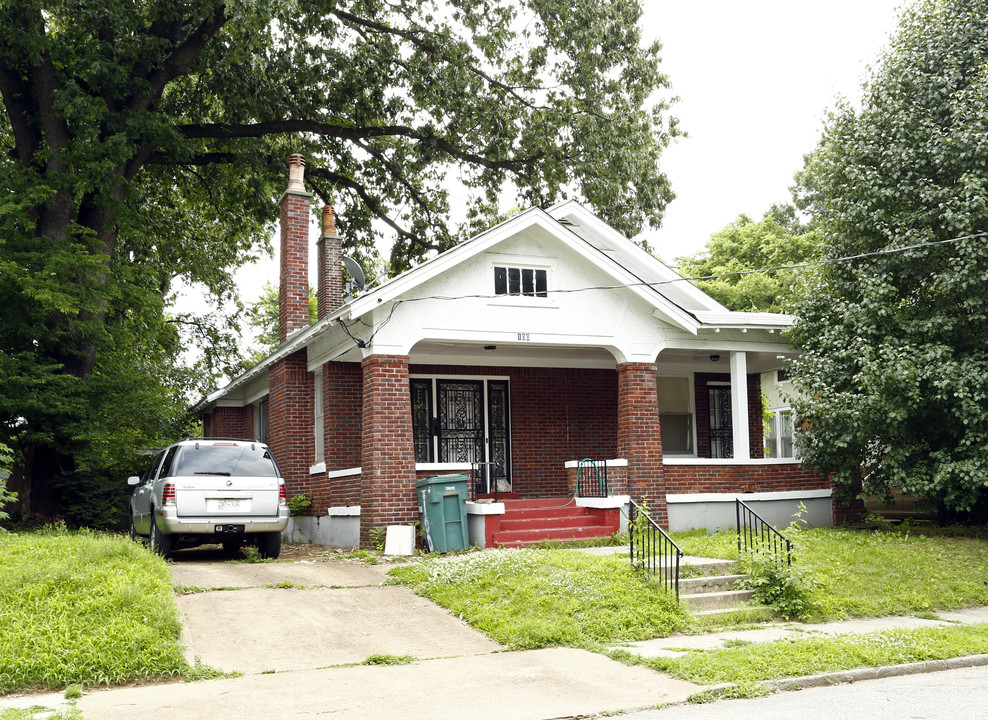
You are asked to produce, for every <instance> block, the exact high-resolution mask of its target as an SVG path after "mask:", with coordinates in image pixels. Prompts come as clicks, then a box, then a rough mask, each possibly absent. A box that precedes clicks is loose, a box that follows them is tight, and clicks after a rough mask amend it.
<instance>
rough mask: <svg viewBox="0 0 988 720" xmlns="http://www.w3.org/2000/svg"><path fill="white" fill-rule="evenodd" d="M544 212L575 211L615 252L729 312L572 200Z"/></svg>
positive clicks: (557, 214)
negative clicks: (651, 269) (611, 242)
mask: <svg viewBox="0 0 988 720" xmlns="http://www.w3.org/2000/svg"><path fill="white" fill-rule="evenodd" d="M546 212H548V213H549V214H550V215H552V217H554V218H556V219H560V218H562V217H563V216H564V215H570V214H574V215H579V216H580V222H581V223H582V224H585V225H588V226H590V227H591V228H592V229H593V230H594V231H595V232H598V233H600V234H601V235H604V236H605V237H609V238H610V239H611V240H612V241H613V243H614V246H615V247H616V248H617V249H618V250H619V252H622V253H624V254H625V255H628V256H630V257H631V259H633V260H634V261H636V262H638V263H641V264H644V265H647V266H651V267H652V268H653V270H654V271H655V272H656V274H657V275H659V276H660V277H663V276H664V279H665V280H670V281H675V282H676V283H677V287H678V288H680V289H682V290H683V291H684V292H686V293H687V294H689V295H690V296H692V297H693V299H694V300H696V301H697V302H699V303H701V304H703V305H708V306H709V307H710V311H711V312H730V310H728V309H727V307H726V306H724V305H722V304H721V303H719V302H717V301H716V300H715V299H714V298H712V297H710V296H709V295H708V294H707V293H705V292H703V290H701V289H700V288H698V287H697V286H696V285H694V284H693V283H691V282H690V281H689V280H687V279H686V278H684V277H683V276H682V275H680V274H679V273H678V272H676V271H675V270H673V269H672V268H671V267H669V266H668V265H666V264H665V263H664V262H662V261H661V260H659V259H658V258H657V257H655V256H654V255H652V254H651V253H649V252H648V251H646V250H645V249H644V248H642V247H641V246H640V245H638V243H636V242H634V241H633V240H629V239H628V238H626V237H625V236H624V235H622V234H621V233H620V232H618V231H617V230H615V229H614V228H612V227H611V226H610V225H608V224H607V223H606V222H604V221H603V220H601V219H600V218H599V217H597V216H596V215H594V214H593V213H592V212H591V211H590V210H588V209H587V208H585V207H584V206H583V205H581V204H580V203H579V202H577V201H576V200H566V201H564V202H561V203H558V204H556V205H553V206H552V207H550V208H549V209H548V210H547V211H546ZM652 289H653V290H655V291H656V292H659V293H661V291H659V290H658V289H657V288H652ZM684 312H687V311H684Z"/></svg>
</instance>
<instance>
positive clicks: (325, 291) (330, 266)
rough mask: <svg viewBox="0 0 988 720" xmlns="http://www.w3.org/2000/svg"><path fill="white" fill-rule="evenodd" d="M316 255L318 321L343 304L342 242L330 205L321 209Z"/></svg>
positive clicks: (334, 214)
mask: <svg viewBox="0 0 988 720" xmlns="http://www.w3.org/2000/svg"><path fill="white" fill-rule="evenodd" d="M316 252H317V253H318V256H319V257H318V258H317V263H318V275H319V289H318V290H317V291H316V293H317V299H318V301H319V319H320V320H322V319H323V318H324V317H326V316H327V315H330V314H332V313H333V312H335V311H336V310H339V309H340V306H341V305H342V304H343V240H342V239H341V238H340V236H339V235H338V234H337V232H336V213H335V212H334V211H333V206H332V205H326V206H325V207H323V209H322V234H321V235H320V237H319V242H318V243H317V245H316Z"/></svg>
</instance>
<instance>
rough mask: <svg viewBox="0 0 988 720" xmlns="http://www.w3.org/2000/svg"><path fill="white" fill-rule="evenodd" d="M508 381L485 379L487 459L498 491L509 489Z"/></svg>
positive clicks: (492, 479) (493, 482)
mask: <svg viewBox="0 0 988 720" xmlns="http://www.w3.org/2000/svg"><path fill="white" fill-rule="evenodd" d="M508 408H509V403H508V383H507V381H506V380H488V381H487V426H488V433H489V435H490V437H489V438H488V443H487V444H488V452H489V456H488V461H489V462H490V463H491V464H490V465H488V466H487V467H489V468H490V473H491V481H492V484H495V483H496V486H497V489H498V491H500V492H507V491H509V490H511V440H510V435H509V433H508Z"/></svg>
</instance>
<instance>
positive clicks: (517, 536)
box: [494, 525, 610, 547]
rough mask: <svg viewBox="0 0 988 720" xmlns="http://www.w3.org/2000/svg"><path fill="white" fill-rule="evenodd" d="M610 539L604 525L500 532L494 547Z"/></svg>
mask: <svg viewBox="0 0 988 720" xmlns="http://www.w3.org/2000/svg"><path fill="white" fill-rule="evenodd" d="M597 537H610V533H609V532H607V531H606V529H605V528H604V527H603V526H602V525H585V526H582V527H570V528H559V529H555V530H549V529H547V528H535V529H532V530H499V531H498V532H496V533H494V545H495V546H502V547H524V546H526V545H537V544H539V543H540V542H542V541H543V540H545V541H549V542H553V541H555V542H567V541H571V540H586V539H588V538H597Z"/></svg>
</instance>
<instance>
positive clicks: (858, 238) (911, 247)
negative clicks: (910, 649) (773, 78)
mask: <svg viewBox="0 0 988 720" xmlns="http://www.w3.org/2000/svg"><path fill="white" fill-rule="evenodd" d="M801 181H802V187H803V200H804V201H805V203H806V207H807V208H809V209H810V210H811V212H812V213H813V214H814V215H815V217H816V218H817V219H818V221H819V222H820V223H821V229H822V232H823V235H824V238H825V253H826V255H827V256H828V257H834V258H838V257H844V256H852V255H859V254H864V253H875V254H873V255H871V256H869V257H864V258H859V259H856V260H852V261H848V262H839V263H834V264H830V265H827V266H826V267H825V269H823V270H822V271H820V272H818V273H816V275H815V277H814V279H813V280H812V282H811V287H810V288H809V291H808V292H806V293H805V294H803V295H802V296H801V299H800V302H799V306H798V308H797V313H798V315H799V317H800V322H799V324H798V326H797V328H796V331H795V332H794V333H793V337H794V339H795V340H796V342H797V343H798V345H799V346H800V347H801V349H802V352H803V356H802V359H801V360H800V361H799V362H798V363H797V364H796V366H795V368H794V370H795V380H796V381H797V383H798V386H799V388H800V389H801V390H802V393H803V401H802V402H801V403H800V406H799V408H798V410H799V412H800V414H801V416H802V417H803V418H805V424H804V428H803V431H802V433H801V435H800V438H799V447H800V453H801V455H802V458H803V460H804V461H805V462H806V463H807V464H808V465H810V466H811V467H813V468H816V469H817V470H819V471H821V472H825V473H834V478H835V480H836V481H837V483H838V485H839V487H840V488H841V489H842V490H843V491H844V492H845V493H846V494H848V495H850V494H854V493H856V492H858V490H859V488H861V485H862V482H863V490H864V492H866V493H878V494H883V495H884V494H885V493H886V492H887V488H888V486H889V485H898V486H900V487H901V488H902V490H903V491H905V492H907V493H912V494H915V495H918V496H920V497H923V498H926V499H928V500H929V501H930V502H932V503H933V504H934V505H935V506H936V507H937V508H939V509H940V510H941V511H942V512H944V513H946V514H958V515H961V516H968V517H970V514H971V513H975V514H978V513H983V512H984V510H985V498H986V488H988V453H986V452H985V448H986V447H988V293H986V292H985V288H986V286H988V241H986V239H985V237H984V236H983V235H976V237H974V238H973V239H968V240H958V241H956V242H951V240H952V239H953V238H958V237H963V236H968V235H973V234H978V233H983V232H984V231H985V230H986V229H988V202H986V198H988V2H985V1H984V0H923V1H922V2H919V3H917V4H916V5H915V6H914V7H912V8H911V9H908V10H906V11H905V12H904V14H903V15H902V17H901V20H900V27H899V30H898V33H897V35H896V36H895V38H894V39H893V40H892V42H891V44H890V47H889V48H888V50H887V51H886V52H885V54H884V56H883V57H882V58H881V61H880V63H879V64H878V65H877V67H876V69H875V70H874V72H873V75H872V77H871V80H870V82H869V83H868V85H867V86H866V88H865V93H864V99H863V102H862V104H861V107H860V109H855V108H854V107H852V106H851V105H849V104H845V105H842V106H840V107H838V108H837V109H836V111H835V112H834V113H833V114H832V116H831V117H830V118H829V121H828V123H827V127H826V130H825V133H824V136H823V139H822V141H821V142H820V145H819V147H818V148H817V150H816V151H815V153H813V154H812V155H811V156H809V157H808V160H807V164H806V167H805V170H804V172H803V175H802V178H801ZM937 243H939V244H937ZM917 245H923V246H922V247H915V246H917Z"/></svg>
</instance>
